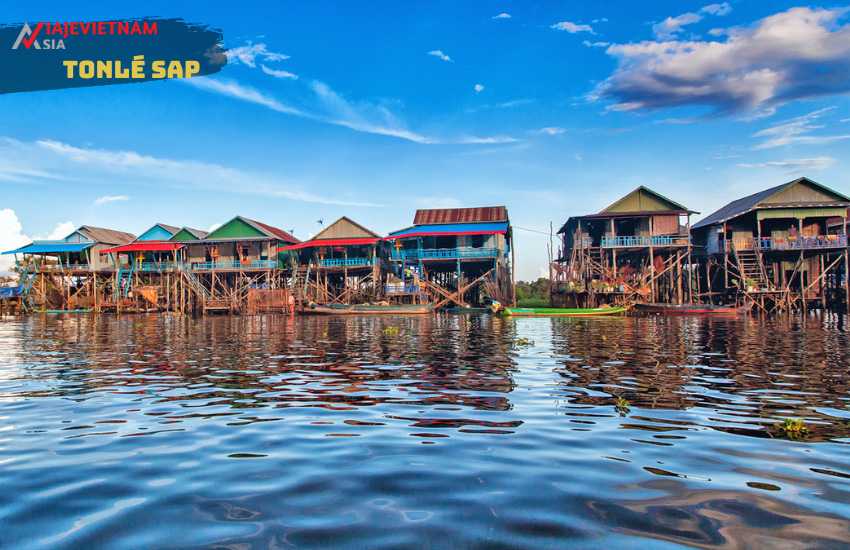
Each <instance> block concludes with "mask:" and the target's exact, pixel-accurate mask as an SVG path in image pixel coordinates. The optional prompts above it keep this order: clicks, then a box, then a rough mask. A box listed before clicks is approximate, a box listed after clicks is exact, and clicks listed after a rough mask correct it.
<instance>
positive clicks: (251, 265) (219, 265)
mask: <svg viewBox="0 0 850 550" xmlns="http://www.w3.org/2000/svg"><path fill="white" fill-rule="evenodd" d="M276 267H277V260H244V261H238V260H236V261H224V262H201V263H193V264H192V266H191V269H192V271H215V270H220V269H221V270H224V269H230V270H237V269H240V270H248V269H274V268H276Z"/></svg>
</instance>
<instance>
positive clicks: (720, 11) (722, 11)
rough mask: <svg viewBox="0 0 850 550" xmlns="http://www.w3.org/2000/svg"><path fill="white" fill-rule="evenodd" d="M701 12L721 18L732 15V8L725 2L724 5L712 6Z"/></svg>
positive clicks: (704, 8)
mask: <svg viewBox="0 0 850 550" xmlns="http://www.w3.org/2000/svg"><path fill="white" fill-rule="evenodd" d="M699 11H701V12H702V13H708V14H711V15H717V16H721V15H726V14H728V13H730V12H731V11H732V6H730V5H729V3H728V2H723V3H722V4H710V5H708V6H705V7H703V8H702V9H701V10H699Z"/></svg>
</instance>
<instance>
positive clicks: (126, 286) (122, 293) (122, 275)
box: [113, 268, 133, 303]
mask: <svg viewBox="0 0 850 550" xmlns="http://www.w3.org/2000/svg"><path fill="white" fill-rule="evenodd" d="M132 276H133V270H131V269H127V270H125V269H121V268H118V284H116V285H115V288H114V289H113V294H114V296H115V302H116V303H117V302H118V299H119V297H120V298H123V299H126V298H127V294H129V292H130V278H131V277H132Z"/></svg>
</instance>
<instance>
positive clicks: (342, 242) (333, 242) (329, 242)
mask: <svg viewBox="0 0 850 550" xmlns="http://www.w3.org/2000/svg"><path fill="white" fill-rule="evenodd" d="M379 240H381V239H380V237H372V238H363V239H322V240H320V241H312V240H311V241H305V242H303V243H299V244H294V245H291V246H281V247H278V250H281V251H285V250H300V249H302V248H309V247H313V246H315V247H319V246H356V245H363V244H375V243H377V242H378V241H379Z"/></svg>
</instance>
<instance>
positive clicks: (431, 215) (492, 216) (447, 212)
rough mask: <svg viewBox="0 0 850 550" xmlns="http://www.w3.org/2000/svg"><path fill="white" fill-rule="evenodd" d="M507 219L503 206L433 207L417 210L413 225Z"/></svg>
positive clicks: (506, 212)
mask: <svg viewBox="0 0 850 550" xmlns="http://www.w3.org/2000/svg"><path fill="white" fill-rule="evenodd" d="M506 221H508V209H507V208H505V207H504V206H483V207H479V208H435V209H432V210H417V211H416V217H414V218H413V225H439V224H445V223H486V222H506Z"/></svg>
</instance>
